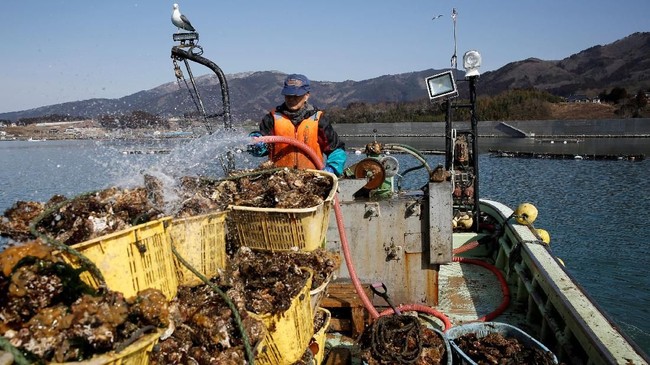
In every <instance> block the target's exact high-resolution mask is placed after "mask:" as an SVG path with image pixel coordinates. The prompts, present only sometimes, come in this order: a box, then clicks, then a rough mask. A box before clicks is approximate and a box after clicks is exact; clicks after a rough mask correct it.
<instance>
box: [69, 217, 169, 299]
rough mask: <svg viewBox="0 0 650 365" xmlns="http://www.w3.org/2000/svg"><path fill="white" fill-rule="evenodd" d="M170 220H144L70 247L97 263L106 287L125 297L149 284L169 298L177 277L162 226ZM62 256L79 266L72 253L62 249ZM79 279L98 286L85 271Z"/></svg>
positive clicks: (145, 287) (93, 278)
mask: <svg viewBox="0 0 650 365" xmlns="http://www.w3.org/2000/svg"><path fill="white" fill-rule="evenodd" d="M170 220H171V218H163V219H159V220H156V221H152V222H148V223H144V224H141V225H138V226H134V227H131V228H129V229H125V230H122V231H119V232H114V233H111V234H108V235H105V236H102V237H97V238H94V239H92V240H89V241H85V242H81V243H78V244H75V245H73V246H71V247H72V248H74V249H76V250H77V251H79V252H80V253H81V254H83V255H84V256H86V257H87V258H88V259H89V260H90V261H92V262H93V263H94V264H95V265H96V266H97V268H98V269H99V271H101V273H102V275H103V276H104V279H105V280H106V286H107V287H108V288H109V289H110V290H113V291H118V292H122V293H123V294H124V296H125V297H126V298H128V297H132V296H134V295H136V294H137V293H138V292H139V291H141V290H144V289H148V288H153V289H159V290H160V291H162V292H163V294H165V296H166V297H167V299H170V300H171V299H172V298H174V297H175V296H176V292H177V290H178V279H177V277H176V270H175V269H174V260H173V258H172V256H173V255H172V252H171V246H170V244H169V239H168V234H167V230H166V226H167V225H169V223H170ZM63 257H64V258H65V259H66V261H68V262H70V263H71V264H72V265H73V266H77V267H78V266H79V265H78V264H77V263H76V259H75V258H74V257H73V256H71V255H68V254H65V253H64V254H63ZM81 279H82V280H83V281H85V282H86V283H87V284H89V285H91V286H93V287H95V288H97V287H98V286H99V285H98V283H97V280H96V278H95V277H93V276H92V275H90V274H89V273H88V272H84V273H82V274H81Z"/></svg>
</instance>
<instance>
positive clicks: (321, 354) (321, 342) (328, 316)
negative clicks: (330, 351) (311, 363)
mask: <svg viewBox="0 0 650 365" xmlns="http://www.w3.org/2000/svg"><path fill="white" fill-rule="evenodd" d="M316 310H317V311H319V312H323V313H325V323H324V324H323V327H321V328H320V329H319V330H318V331H316V333H314V337H312V342H315V343H316V344H318V347H315V348H313V349H312V352H314V350H316V351H315V352H316V353H315V354H314V359H315V360H316V365H320V364H322V363H323V358H325V340H326V337H327V336H326V332H327V329H328V328H329V326H330V321H331V320H332V313H330V311H328V310H327V309H325V308H320V307H319V308H317V309H316ZM309 346H310V347H311V346H312V344H311V343H310V344H309Z"/></svg>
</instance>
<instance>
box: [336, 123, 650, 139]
mask: <svg viewBox="0 0 650 365" xmlns="http://www.w3.org/2000/svg"><path fill="white" fill-rule="evenodd" d="M455 126H456V127H457V128H468V127H469V123H468V122H456V123H455ZM335 128H336V130H337V132H338V133H339V134H340V135H341V136H343V137H346V136H350V137H352V136H358V137H367V136H370V137H372V136H373V135H374V134H375V132H373V130H376V134H377V136H400V137H418V136H433V137H436V136H443V135H444V134H445V124H444V123H442V122H440V123H360V124H357V123H354V124H337V125H336V126H335ZM478 130H479V136H481V137H524V136H528V137H548V136H562V137H567V138H575V137H590V138H624V137H635V138H644V137H648V138H650V118H637V119H602V120H531V121H507V122H493V121H479V122H478Z"/></svg>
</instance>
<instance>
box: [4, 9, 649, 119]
mask: <svg viewBox="0 0 650 365" xmlns="http://www.w3.org/2000/svg"><path fill="white" fill-rule="evenodd" d="M172 4H173V1H159V0H157V1H154V0H142V1H123V0H111V1H91V0H47V1H44V0H38V1H35V0H20V1H3V4H2V5H3V6H2V14H3V15H2V18H3V19H2V21H1V22H0V34H1V35H2V38H3V47H2V52H1V53H2V56H0V84H1V87H0V112H10V111H18V110H24V109H29V108H34V107H39V106H44V105H50V104H57V103H62V102H68V101H77V100H85V99H90V98H119V97H122V96H126V95H129V94H132V93H135V92H138V91H140V90H147V89H151V88H153V87H156V86H158V85H160V84H163V83H167V82H174V81H175V78H174V73H173V69H172V62H171V58H170V50H171V47H172V46H173V45H174V42H173V41H172V34H173V33H174V32H176V28H175V27H174V26H173V25H172V24H171V20H170V18H171V11H172ZM178 4H179V5H180V9H181V12H182V13H183V14H185V15H186V16H187V17H188V18H189V19H190V21H191V22H192V24H193V25H194V27H195V28H197V30H198V32H199V33H200V42H199V44H200V45H201V46H203V48H204V50H205V53H204V56H205V57H207V58H209V59H211V60H212V61H214V62H215V63H216V64H217V65H219V67H221V69H222V70H223V72H224V73H225V74H227V75H228V74H234V73H239V72H246V71H267V70H277V71H281V72H286V73H294V72H296V73H304V74H306V75H307V76H308V77H309V78H311V79H313V80H318V81H343V80H357V81H358V80H365V79H370V78H374V77H378V76H381V75H386V74H398V73H404V72H411V71H421V70H425V69H429V68H435V69H443V68H448V67H450V58H451V56H452V54H453V53H454V42H453V38H454V37H453V22H452V18H451V12H452V9H453V8H456V9H457V12H458V16H457V27H456V37H457V54H458V59H459V68H461V69H462V55H463V53H464V52H465V51H467V50H470V49H477V50H479V51H480V52H481V54H482V56H483V66H482V68H481V70H482V71H484V72H485V71H490V70H495V69H498V68H500V67H502V66H504V65H505V64H507V63H509V62H513V61H519V60H522V59H526V58H528V57H537V58H540V59H543V60H558V59H562V58H565V57H568V56H570V55H572V54H574V53H577V52H579V51H581V50H584V49H586V48H589V47H592V46H595V45H603V44H608V43H611V42H614V41H616V40H618V39H621V38H623V37H625V36H628V35H630V34H632V33H634V32H647V31H650V18H649V17H648V14H650V1H649V0H621V1H612V0H607V1H604V0H591V1H583V0H570V1H566V0H563V1H559V0H473V1H470V0H464V1H461V0H446V1H445V0H428V1H424V0H399V1H398V0H393V1H388V0H364V1H361V0H345V1H340V0H323V1H302V2H297V1H289V0H277V1H269V0H248V1H246V0H239V1H216V0H185V1H182V0H178ZM438 14H442V15H443V16H442V17H440V18H438V19H436V20H432V18H433V17H434V16H436V15H438ZM192 70H193V72H194V75H195V76H197V75H202V74H206V73H211V71H210V70H208V69H207V68H204V67H203V66H200V65H195V66H193V69H192Z"/></svg>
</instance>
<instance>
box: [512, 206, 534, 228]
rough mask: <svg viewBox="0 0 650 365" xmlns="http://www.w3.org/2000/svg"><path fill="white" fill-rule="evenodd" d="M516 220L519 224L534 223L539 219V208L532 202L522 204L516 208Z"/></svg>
mask: <svg viewBox="0 0 650 365" xmlns="http://www.w3.org/2000/svg"><path fill="white" fill-rule="evenodd" d="M514 214H515V220H516V221H517V223H519V224H533V222H534V221H535V219H537V208H535V206H534V205H532V204H530V203H523V204H520V205H519V206H518V207H517V209H516V210H515V213H514Z"/></svg>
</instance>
